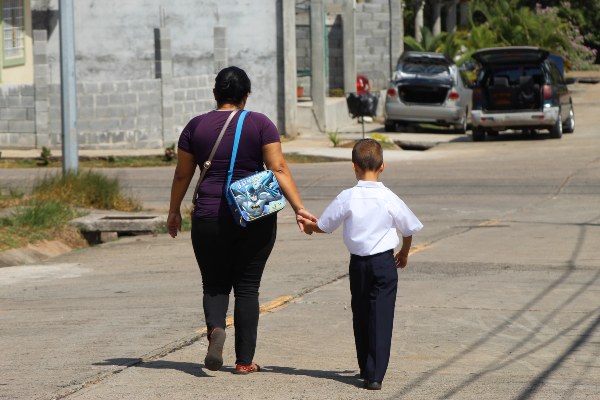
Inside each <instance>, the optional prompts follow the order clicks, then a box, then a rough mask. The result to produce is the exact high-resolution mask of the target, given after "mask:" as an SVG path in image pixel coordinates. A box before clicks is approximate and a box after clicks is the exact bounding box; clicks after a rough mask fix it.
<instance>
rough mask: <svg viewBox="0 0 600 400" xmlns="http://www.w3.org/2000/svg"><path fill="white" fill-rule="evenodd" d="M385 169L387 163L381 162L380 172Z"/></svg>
mask: <svg viewBox="0 0 600 400" xmlns="http://www.w3.org/2000/svg"><path fill="white" fill-rule="evenodd" d="M384 169H385V163H383V162H382V163H381V167H379V173H382V172H383V170H384Z"/></svg>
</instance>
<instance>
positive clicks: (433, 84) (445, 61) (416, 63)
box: [384, 51, 472, 133]
mask: <svg viewBox="0 0 600 400" xmlns="http://www.w3.org/2000/svg"><path fill="white" fill-rule="evenodd" d="M471 96H472V90H471V89H470V88H469V87H468V86H467V83H466V80H465V79H464V77H463V76H462V74H461V73H460V71H459V69H458V67H457V66H456V64H454V62H453V61H452V60H451V59H450V58H448V57H446V56H445V55H443V54H440V53H431V52H417V51H407V52H404V53H403V54H402V56H401V57H400V59H399V60H398V65H397V67H396V71H395V73H394V75H393V77H392V80H391V81H390V85H389V88H388V91H387V95H386V99H385V107H384V113H385V130H386V131H388V132H393V131H395V130H396V127H397V126H398V125H399V124H405V123H430V124H436V125H443V126H449V127H454V128H455V129H456V130H457V131H459V132H461V133H465V132H466V130H467V126H468V123H469V121H470V110H471Z"/></svg>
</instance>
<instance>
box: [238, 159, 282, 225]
mask: <svg viewBox="0 0 600 400" xmlns="http://www.w3.org/2000/svg"><path fill="white" fill-rule="evenodd" d="M240 189H241V190H240ZM278 189H279V184H278V183H277V180H276V179H275V177H274V175H273V172H272V171H268V173H267V174H265V177H264V178H263V179H262V180H261V181H259V182H250V183H248V184H247V185H245V186H243V187H241V188H239V189H238V188H233V187H232V191H233V194H234V196H235V201H236V202H237V204H238V206H239V207H240V209H241V210H242V215H243V216H245V217H248V218H250V219H252V218H257V217H260V216H261V215H263V214H264V212H265V208H266V207H267V206H268V204H269V202H271V201H275V200H279V199H281V198H282V195H281V193H280V191H279V190H278Z"/></svg>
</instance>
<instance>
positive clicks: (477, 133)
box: [473, 126, 485, 142]
mask: <svg viewBox="0 0 600 400" xmlns="http://www.w3.org/2000/svg"><path fill="white" fill-rule="evenodd" d="M484 140H485V129H483V128H482V127H480V126H478V127H476V128H473V141H474V142H482V141H484Z"/></svg>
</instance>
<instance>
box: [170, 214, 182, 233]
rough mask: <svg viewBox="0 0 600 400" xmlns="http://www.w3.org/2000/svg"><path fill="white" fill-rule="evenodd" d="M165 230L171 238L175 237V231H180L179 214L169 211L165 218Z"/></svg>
mask: <svg viewBox="0 0 600 400" xmlns="http://www.w3.org/2000/svg"><path fill="white" fill-rule="evenodd" d="M167 230H168V231H169V235H171V237H172V238H174V237H176V236H177V231H181V212H180V211H169V216H168V217H167Z"/></svg>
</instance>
